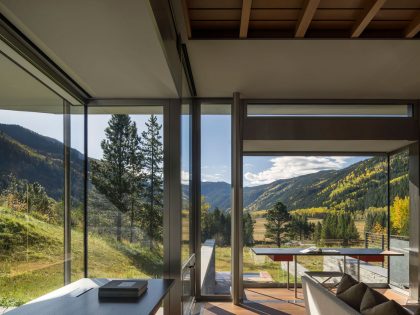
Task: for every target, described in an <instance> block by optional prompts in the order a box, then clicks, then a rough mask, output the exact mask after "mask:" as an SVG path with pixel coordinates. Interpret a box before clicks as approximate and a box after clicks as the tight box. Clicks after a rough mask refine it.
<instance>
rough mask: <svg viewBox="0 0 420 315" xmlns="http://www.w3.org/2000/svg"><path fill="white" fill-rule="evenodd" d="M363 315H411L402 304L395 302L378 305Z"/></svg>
mask: <svg viewBox="0 0 420 315" xmlns="http://www.w3.org/2000/svg"><path fill="white" fill-rule="evenodd" d="M361 313H362V315H410V313H409V312H408V311H407V310H406V309H404V307H402V306H401V305H400V304H398V303H397V302H395V301H394V300H389V301H388V302H385V303H382V304H379V305H376V306H374V307H372V308H369V309H367V310H364V311H362V312H361Z"/></svg>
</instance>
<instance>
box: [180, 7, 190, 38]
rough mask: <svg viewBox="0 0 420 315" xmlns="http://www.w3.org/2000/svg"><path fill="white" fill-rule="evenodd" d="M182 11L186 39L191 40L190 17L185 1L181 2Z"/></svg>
mask: <svg viewBox="0 0 420 315" xmlns="http://www.w3.org/2000/svg"><path fill="white" fill-rule="evenodd" d="M182 11H183V13H184V20H185V29H186V31H187V36H188V38H191V21H190V15H189V12H188V3H187V0H182Z"/></svg>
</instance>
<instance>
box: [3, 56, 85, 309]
mask: <svg viewBox="0 0 420 315" xmlns="http://www.w3.org/2000/svg"><path fill="white" fill-rule="evenodd" d="M63 105H64V102H63V99H62V98H61V97H59V96H57V95H56V94H55V93H53V92H52V91H51V90H50V89H48V88H47V87H45V86H44V85H43V84H41V83H40V82H39V81H38V80H36V79H35V78H33V77H32V76H31V75H29V74H28V73H27V72H25V71H24V70H22V69H21V68H20V67H18V66H17V65H16V64H15V63H13V62H12V61H11V60H9V59H8V58H6V57H5V56H3V55H0V307H7V306H17V305H20V304H22V303H25V302H28V301H29V300H31V299H33V298H36V297H38V296H40V295H43V294H45V293H47V292H49V291H52V290H53V289H56V288H58V287H60V286H62V285H63V284H64V268H63V262H64V234H63V220H64V157H63V152H64V145H63ZM82 148H83V147H82ZM80 152H81V151H79V148H78V147H74V148H73V149H72V154H73V156H77V155H79V154H81V153H80ZM80 176H81V174H80V173H77V172H74V173H73V178H74V180H75V181H78V180H79V179H80ZM81 196H82V195H81V194H79V193H76V192H75V194H74V195H73V201H74V205H75V206H76V204H79V202H82V200H81V199H80V198H81ZM74 233H75V239H77V237H78V236H76V235H77V233H78V232H76V231H75V232H74ZM81 257H83V250H80V252H79V251H77V252H74V259H75V260H76V261H77V260H79V258H81Z"/></svg>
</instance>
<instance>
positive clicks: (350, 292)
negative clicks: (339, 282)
mask: <svg viewBox="0 0 420 315" xmlns="http://www.w3.org/2000/svg"><path fill="white" fill-rule="evenodd" d="M367 288H368V286H367V285H366V284H364V283H363V282H360V283H358V284H355V285H354V286H352V287H350V288H348V289H347V290H346V291H344V292H341V293H340V294H337V297H338V298H339V299H340V300H342V301H343V302H345V303H346V304H348V305H349V306H351V307H352V308H354V309H355V310H356V311H360V304H362V300H363V296H364V295H365V292H366V289H367Z"/></svg>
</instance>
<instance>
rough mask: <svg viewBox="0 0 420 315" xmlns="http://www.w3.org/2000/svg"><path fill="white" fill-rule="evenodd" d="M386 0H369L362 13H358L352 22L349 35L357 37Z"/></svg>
mask: <svg viewBox="0 0 420 315" xmlns="http://www.w3.org/2000/svg"><path fill="white" fill-rule="evenodd" d="M385 1H386V0H371V1H370V3H369V5H368V6H367V7H366V8H364V10H363V12H362V14H360V16H359V18H358V19H357V21H356V24H354V26H353V29H352V31H351V37H352V38H355V37H359V36H360V34H362V32H363V31H364V30H365V28H366V27H367V26H368V25H369V23H370V21H372V19H373V18H374V17H375V15H376V14H377V13H378V11H379V10H380V9H381V7H382V6H383V5H384V3H385Z"/></svg>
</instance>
